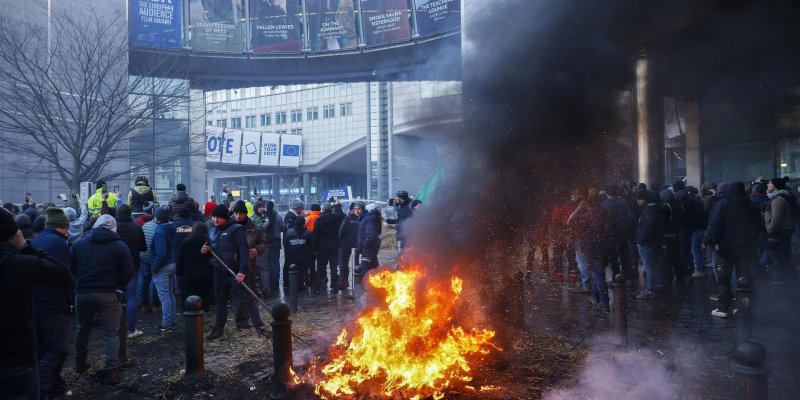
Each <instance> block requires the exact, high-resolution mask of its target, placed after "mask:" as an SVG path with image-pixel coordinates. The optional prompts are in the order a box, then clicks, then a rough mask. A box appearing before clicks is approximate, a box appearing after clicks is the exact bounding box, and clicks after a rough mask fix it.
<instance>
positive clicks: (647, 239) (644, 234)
mask: <svg viewBox="0 0 800 400" xmlns="http://www.w3.org/2000/svg"><path fill="white" fill-rule="evenodd" d="M653 200H655V199H653ZM636 244H639V245H642V246H648V247H661V245H662V244H664V223H663V221H662V220H661V204H658V203H656V202H655V201H649V202H648V204H647V205H645V206H644V208H643V209H642V215H641V216H639V224H638V225H637V226H636Z"/></svg>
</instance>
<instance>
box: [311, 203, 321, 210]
mask: <svg viewBox="0 0 800 400" xmlns="http://www.w3.org/2000/svg"><path fill="white" fill-rule="evenodd" d="M311 211H322V207H320V205H319V204H312V205H311Z"/></svg>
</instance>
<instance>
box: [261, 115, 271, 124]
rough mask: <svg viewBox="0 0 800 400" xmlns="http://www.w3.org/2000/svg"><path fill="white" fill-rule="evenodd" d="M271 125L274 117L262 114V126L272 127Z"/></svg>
mask: <svg viewBox="0 0 800 400" xmlns="http://www.w3.org/2000/svg"><path fill="white" fill-rule="evenodd" d="M270 125H272V115H269V114H261V126H270Z"/></svg>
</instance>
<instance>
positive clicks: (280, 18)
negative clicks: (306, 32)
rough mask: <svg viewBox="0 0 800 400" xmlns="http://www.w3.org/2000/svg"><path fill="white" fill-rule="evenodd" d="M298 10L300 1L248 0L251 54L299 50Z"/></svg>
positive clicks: (300, 26)
mask: <svg viewBox="0 0 800 400" xmlns="http://www.w3.org/2000/svg"><path fill="white" fill-rule="evenodd" d="M312 1H313V0H312ZM302 10H303V8H302V6H301V5H300V0H250V46H251V47H252V48H253V53H275V52H299V51H300V48H301V43H300V38H301V37H302V27H303V12H302Z"/></svg>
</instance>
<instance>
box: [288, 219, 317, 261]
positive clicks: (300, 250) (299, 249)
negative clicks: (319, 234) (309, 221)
mask: <svg viewBox="0 0 800 400" xmlns="http://www.w3.org/2000/svg"><path fill="white" fill-rule="evenodd" d="M283 247H284V255H285V256H286V262H287V263H288V264H305V263H309V262H314V235H313V233H312V232H311V231H309V230H308V229H306V228H305V227H304V226H301V225H300V224H297V225H296V226H295V227H294V228H292V229H289V231H288V232H286V235H284V237H283Z"/></svg>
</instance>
